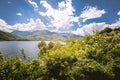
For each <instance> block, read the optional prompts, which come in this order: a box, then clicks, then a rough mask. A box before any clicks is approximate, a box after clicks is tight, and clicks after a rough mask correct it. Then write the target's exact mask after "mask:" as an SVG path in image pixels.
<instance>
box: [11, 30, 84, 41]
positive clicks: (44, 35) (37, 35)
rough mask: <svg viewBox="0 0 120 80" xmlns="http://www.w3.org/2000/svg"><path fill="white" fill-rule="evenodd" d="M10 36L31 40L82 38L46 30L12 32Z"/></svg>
mask: <svg viewBox="0 0 120 80" xmlns="http://www.w3.org/2000/svg"><path fill="white" fill-rule="evenodd" d="M12 34H15V35H17V36H20V37H27V38H30V39H31V40H53V39H59V40H69V39H74V38H82V36H79V35H75V34H72V33H57V32H50V31H48V30H37V31H13V32H12Z"/></svg>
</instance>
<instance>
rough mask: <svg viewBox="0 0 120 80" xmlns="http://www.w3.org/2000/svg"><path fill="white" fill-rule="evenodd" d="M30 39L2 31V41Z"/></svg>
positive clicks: (0, 38) (0, 37)
mask: <svg viewBox="0 0 120 80" xmlns="http://www.w3.org/2000/svg"><path fill="white" fill-rule="evenodd" d="M26 40H29V39H26V38H22V37H19V36H16V35H14V34H11V33H8V32H3V31H0V41H26Z"/></svg>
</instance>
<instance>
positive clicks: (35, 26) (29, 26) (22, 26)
mask: <svg viewBox="0 0 120 80" xmlns="http://www.w3.org/2000/svg"><path fill="white" fill-rule="evenodd" d="M13 28H14V29H15V30H19V31H34V30H43V29H45V28H46V26H45V25H44V23H43V22H42V21H41V20H40V19H36V20H35V21H34V20H33V19H30V20H29V22H28V23H17V24H15V25H13Z"/></svg>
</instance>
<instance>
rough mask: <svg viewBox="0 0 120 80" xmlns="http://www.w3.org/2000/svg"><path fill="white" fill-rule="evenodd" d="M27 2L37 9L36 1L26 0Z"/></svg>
mask: <svg viewBox="0 0 120 80" xmlns="http://www.w3.org/2000/svg"><path fill="white" fill-rule="evenodd" d="M28 2H29V3H30V4H31V5H32V6H33V7H34V9H35V10H37V9H38V5H37V3H36V2H34V1H32V0H28Z"/></svg>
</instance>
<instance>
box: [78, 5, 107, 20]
mask: <svg viewBox="0 0 120 80" xmlns="http://www.w3.org/2000/svg"><path fill="white" fill-rule="evenodd" d="M105 13H106V11H105V10H104V9H103V10H99V9H98V8H97V7H91V6H87V7H85V8H84V10H83V11H82V14H81V15H80V17H81V18H82V19H83V22H85V21H87V20H89V19H94V18H99V17H101V16H102V15H103V14H105Z"/></svg>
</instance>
